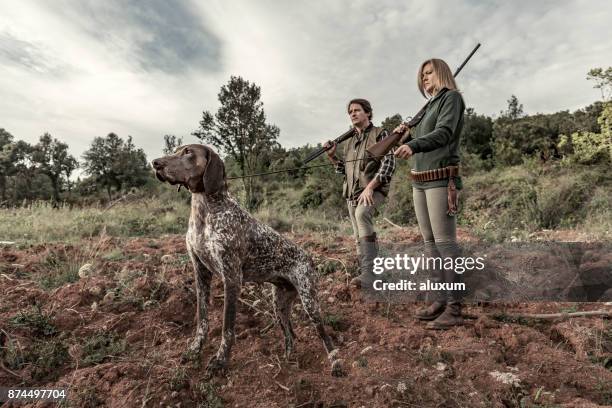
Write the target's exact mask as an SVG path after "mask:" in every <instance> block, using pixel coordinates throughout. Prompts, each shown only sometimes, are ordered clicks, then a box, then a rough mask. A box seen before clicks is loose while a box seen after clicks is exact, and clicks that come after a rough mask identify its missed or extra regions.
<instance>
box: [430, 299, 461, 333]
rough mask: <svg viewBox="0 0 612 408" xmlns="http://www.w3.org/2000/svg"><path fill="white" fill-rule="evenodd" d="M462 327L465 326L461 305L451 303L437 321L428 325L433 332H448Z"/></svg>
mask: <svg viewBox="0 0 612 408" xmlns="http://www.w3.org/2000/svg"><path fill="white" fill-rule="evenodd" d="M461 325H463V317H462V316H461V303H450V304H448V305H446V309H445V310H444V312H443V313H442V314H441V315H440V316H439V317H438V318H437V319H436V320H434V321H433V322H429V323H427V328H428V329H433V330H447V329H450V328H451V327H454V326H461Z"/></svg>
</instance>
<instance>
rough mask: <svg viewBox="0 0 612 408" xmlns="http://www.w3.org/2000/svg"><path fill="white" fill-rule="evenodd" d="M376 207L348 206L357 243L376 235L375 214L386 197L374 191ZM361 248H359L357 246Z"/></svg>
mask: <svg viewBox="0 0 612 408" xmlns="http://www.w3.org/2000/svg"><path fill="white" fill-rule="evenodd" d="M373 198H374V205H373V206H370V205H368V206H365V205H362V204H359V205H358V206H357V207H353V206H352V205H350V204H347V206H348V212H349V217H350V219H351V224H352V225H353V236H354V237H355V242H356V243H358V242H359V238H363V237H368V236H370V235H372V234H374V232H375V231H374V222H373V220H372V219H373V218H374V213H375V212H376V209H377V208H378V207H379V206H380V205H381V204H382V202H383V201H384V200H385V196H384V195H382V193H381V192H379V191H374V197H373ZM357 248H359V246H357Z"/></svg>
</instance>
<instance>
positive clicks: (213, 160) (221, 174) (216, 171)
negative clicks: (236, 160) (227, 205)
mask: <svg viewBox="0 0 612 408" xmlns="http://www.w3.org/2000/svg"><path fill="white" fill-rule="evenodd" d="M205 149H206V167H205V169H204V176H203V180H202V181H203V183H204V193H205V194H216V193H218V192H223V191H225V190H227V185H226V181H225V165H224V164H223V160H221V158H220V157H219V155H218V154H217V153H215V152H214V151H213V150H212V149H211V148H209V147H206V148H205Z"/></svg>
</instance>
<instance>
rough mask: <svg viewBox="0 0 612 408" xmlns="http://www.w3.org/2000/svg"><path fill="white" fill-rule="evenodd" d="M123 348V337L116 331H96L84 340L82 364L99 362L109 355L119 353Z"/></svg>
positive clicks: (84, 365)
mask: <svg viewBox="0 0 612 408" xmlns="http://www.w3.org/2000/svg"><path fill="white" fill-rule="evenodd" d="M125 349H126V341H125V339H121V338H120V337H119V335H117V334H116V333H105V332H99V333H96V334H94V335H92V336H90V337H88V338H87V339H86V340H85V344H84V345H83V360H82V366H83V367H86V366H90V365H95V364H100V363H101V362H103V361H104V360H105V359H107V358H109V357H114V356H118V355H120V354H121V353H123V352H124V351H125Z"/></svg>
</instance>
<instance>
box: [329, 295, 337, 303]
mask: <svg viewBox="0 0 612 408" xmlns="http://www.w3.org/2000/svg"><path fill="white" fill-rule="evenodd" d="M335 301H336V298H335V297H333V296H330V297H328V298H327V302H328V303H334V302H335Z"/></svg>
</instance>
